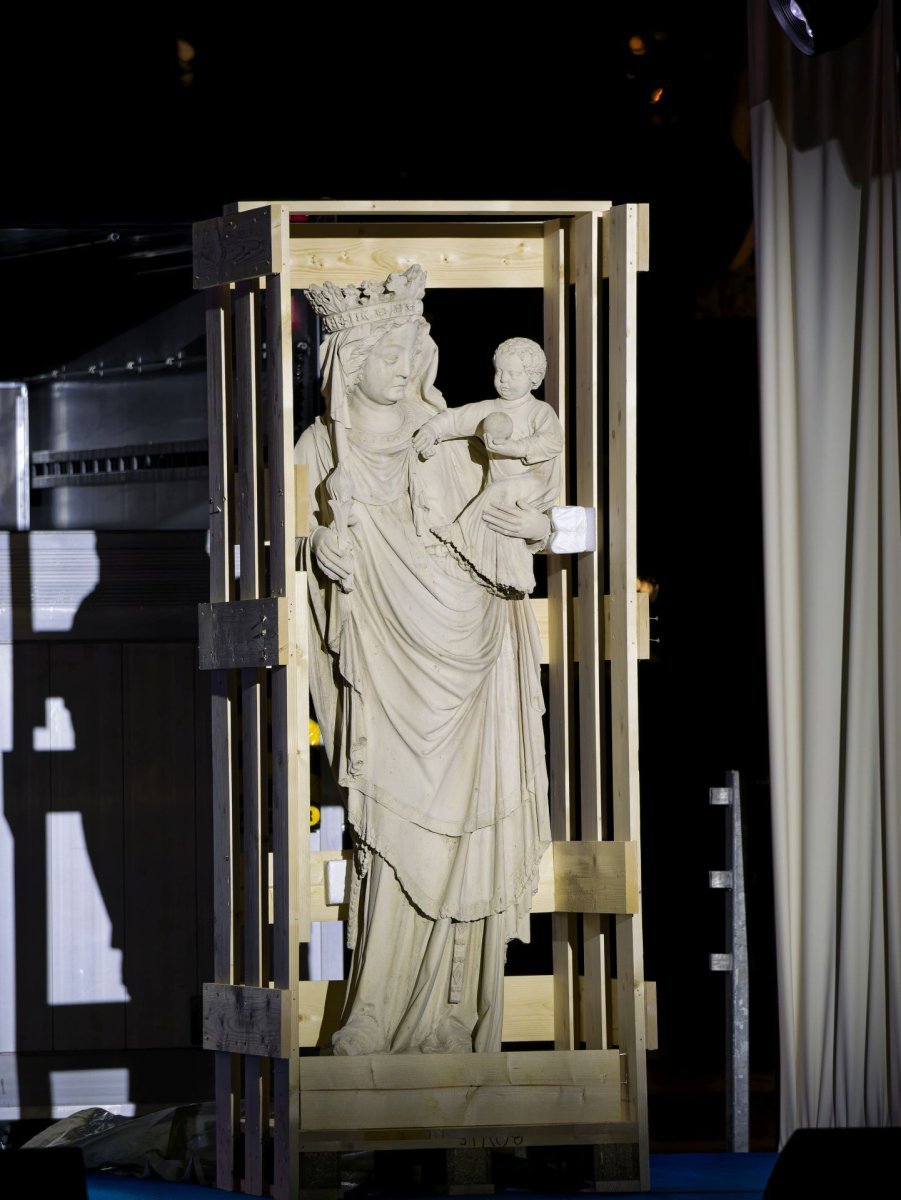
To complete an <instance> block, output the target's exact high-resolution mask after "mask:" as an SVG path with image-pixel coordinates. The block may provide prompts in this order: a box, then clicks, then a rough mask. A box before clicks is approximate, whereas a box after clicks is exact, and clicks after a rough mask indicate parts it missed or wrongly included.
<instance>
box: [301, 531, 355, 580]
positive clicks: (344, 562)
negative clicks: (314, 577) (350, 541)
mask: <svg viewBox="0 0 901 1200" xmlns="http://www.w3.org/2000/svg"><path fill="white" fill-rule="evenodd" d="M311 542H312V546H313V554H314V555H315V556H316V562H317V563H318V564H319V567H320V569H321V570H322V573H323V574H324V575H327V576H328V578H329V579H334V581H335V582H336V583H340V584H341V586H342V588H344V590H345V591H349V590H350V587H351V586H352V582H353V573H354V565H355V564H354V556H353V551H351V550H350V549H348V548H346V547H345V548H343V549H342V547H341V545H340V543H339V541H338V535H337V533H336V532H335V531H334V529H332V528H331V527H330V526H328V525H320V526H319V528H318V529H317V530H315V531H314V533H313V536H312V539H311Z"/></svg>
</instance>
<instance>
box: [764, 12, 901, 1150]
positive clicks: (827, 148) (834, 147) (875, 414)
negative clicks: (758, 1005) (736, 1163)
mask: <svg viewBox="0 0 901 1200" xmlns="http://www.w3.org/2000/svg"><path fill="white" fill-rule="evenodd" d="M749 50H750V55H749V60H750V61H749V67H750V101H751V124H752V167H753V177H754V206H755V234H756V251H757V286H758V339H759V358H760V403H761V434H762V457H763V506H764V561H765V589H766V622H767V676H768V692H769V720H770V756H771V795H772V814H773V855H774V881H775V908H776V926H777V929H776V946H777V969H778V991H779V1029H780V1095H781V1115H780V1139H781V1142H782V1143H784V1142H785V1141H786V1140H787V1138H788V1137H789V1136H790V1134H791V1133H792V1132H793V1131H794V1130H795V1129H796V1128H800V1127H828V1126H879V1125H897V1124H901V472H899V462H901V442H899V394H901V382H899V381H901V321H899V289H901V268H899V247H898V236H899V224H898V219H899V215H901V213H899V198H901V147H899V122H898V103H897V78H896V58H895V39H894V32H893V28H892V9H891V5H890V4H889V3H886V2H885V0H883V2H882V3H880V6H879V9H878V11H877V14H876V16H875V18H874V20H873V22H872V24H871V26H870V27H869V28H868V30H867V31H866V32H865V34H864V35H863V36H862V37H859V38H857V39H856V40H855V41H853V42H851V43H849V44H848V45H847V46H845V47H842V48H841V49H839V50H836V51H834V52H833V53H831V54H826V55H822V56H820V57H816V58H809V57H807V56H805V55H803V54H801V53H800V52H799V51H797V50H796V49H795V48H794V47H793V46H792V45H791V43H790V42H789V40H788V38H787V37H786V36H785V35H784V33H783V32H782V30H781V29H780V28H779V26H778V24H777V22H776V20H775V18H774V17H773V16H772V13H771V12H770V8H769V5H768V3H767V0H749Z"/></svg>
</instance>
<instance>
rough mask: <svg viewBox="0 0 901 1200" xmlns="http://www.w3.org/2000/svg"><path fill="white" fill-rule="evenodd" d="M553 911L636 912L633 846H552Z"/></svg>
mask: <svg viewBox="0 0 901 1200" xmlns="http://www.w3.org/2000/svg"><path fill="white" fill-rule="evenodd" d="M553 851H554V854H553V866H554V911H555V912H582V913H623V912H626V913H634V912H637V911H638V904H639V898H638V875H639V871H638V843H637V842H609V841H608V842H587V841H581V842H554V845H553Z"/></svg>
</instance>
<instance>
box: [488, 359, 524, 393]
mask: <svg viewBox="0 0 901 1200" xmlns="http://www.w3.org/2000/svg"><path fill="white" fill-rule="evenodd" d="M494 386H495V389H496V391H497V394H498V395H499V396H500V398H501V399H502V400H519V399H521V398H522V397H523V396H525V394H526V393H527V392H530V391H531V390H532V376H531V375H530V374H529V372H528V371H527V370H526V368H525V367H524V366H523V364H522V359H521V358H520V357H519V355H518V354H499V355H498V356H497V358H495V360H494Z"/></svg>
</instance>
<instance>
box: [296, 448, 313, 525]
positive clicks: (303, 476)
mask: <svg viewBox="0 0 901 1200" xmlns="http://www.w3.org/2000/svg"><path fill="white" fill-rule="evenodd" d="M308 478H309V470H308V468H307V464H306V463H295V464H294V536H295V537H306V536H307V534H308V533H309V532H310V487H309V483H308V482H307V481H308Z"/></svg>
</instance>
